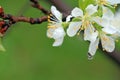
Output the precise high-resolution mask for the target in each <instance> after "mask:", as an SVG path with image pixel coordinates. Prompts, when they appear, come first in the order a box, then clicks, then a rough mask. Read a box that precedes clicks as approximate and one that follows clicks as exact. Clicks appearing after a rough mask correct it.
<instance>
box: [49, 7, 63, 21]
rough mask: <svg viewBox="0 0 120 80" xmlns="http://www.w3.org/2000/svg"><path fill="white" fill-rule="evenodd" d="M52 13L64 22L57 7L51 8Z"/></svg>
mask: <svg viewBox="0 0 120 80" xmlns="http://www.w3.org/2000/svg"><path fill="white" fill-rule="evenodd" d="M51 13H52V14H53V15H54V16H55V17H56V18H57V19H58V20H59V21H61V22H62V14H61V13H60V12H59V11H58V10H57V9H56V7H55V6H52V7H51Z"/></svg>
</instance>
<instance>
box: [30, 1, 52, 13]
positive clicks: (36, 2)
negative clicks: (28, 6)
mask: <svg viewBox="0 0 120 80" xmlns="http://www.w3.org/2000/svg"><path fill="white" fill-rule="evenodd" d="M30 1H31V2H32V6H33V7H35V8H37V9H39V10H40V11H42V12H43V13H44V14H50V11H48V10H46V9H45V8H43V7H42V6H41V5H40V4H39V2H38V0H30Z"/></svg>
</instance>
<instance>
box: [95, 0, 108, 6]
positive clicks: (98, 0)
mask: <svg viewBox="0 0 120 80" xmlns="http://www.w3.org/2000/svg"><path fill="white" fill-rule="evenodd" d="M97 3H98V4H99V5H107V0H97Z"/></svg>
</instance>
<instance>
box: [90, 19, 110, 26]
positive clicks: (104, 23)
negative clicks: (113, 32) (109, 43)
mask: <svg viewBox="0 0 120 80" xmlns="http://www.w3.org/2000/svg"><path fill="white" fill-rule="evenodd" d="M92 20H93V21H94V22H96V23H97V24H99V25H100V26H102V27H106V26H109V24H110V22H109V20H107V19H105V18H101V17H93V18H92Z"/></svg>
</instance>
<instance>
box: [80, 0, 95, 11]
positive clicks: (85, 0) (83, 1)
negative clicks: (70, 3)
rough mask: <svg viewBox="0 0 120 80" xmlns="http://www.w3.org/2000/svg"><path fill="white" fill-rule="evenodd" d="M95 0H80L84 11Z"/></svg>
mask: <svg viewBox="0 0 120 80" xmlns="http://www.w3.org/2000/svg"><path fill="white" fill-rule="evenodd" d="M93 3H94V0H79V8H81V9H82V10H83V11H84V10H85V8H86V7H87V6H88V5H89V4H93Z"/></svg>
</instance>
